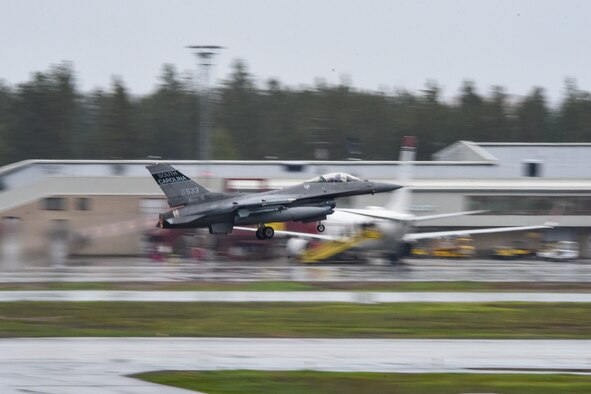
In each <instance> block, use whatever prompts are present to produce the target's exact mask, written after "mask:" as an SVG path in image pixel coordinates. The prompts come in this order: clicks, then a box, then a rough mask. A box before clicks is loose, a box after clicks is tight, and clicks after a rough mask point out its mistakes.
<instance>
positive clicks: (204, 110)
mask: <svg viewBox="0 0 591 394" xmlns="http://www.w3.org/2000/svg"><path fill="white" fill-rule="evenodd" d="M186 48H189V49H192V50H193V51H194V53H195V55H196V56H197V60H198V66H199V72H200V77H201V94H200V95H199V97H200V99H199V109H200V111H199V127H198V132H197V141H196V142H197V152H196V153H197V157H198V158H199V159H200V160H209V159H210V135H211V125H212V121H211V111H210V108H211V101H210V88H209V70H210V68H211V67H213V66H214V60H215V59H214V58H215V55H217V54H218V52H219V51H220V50H221V49H224V47H221V46H219V45H189V46H187V47H186Z"/></svg>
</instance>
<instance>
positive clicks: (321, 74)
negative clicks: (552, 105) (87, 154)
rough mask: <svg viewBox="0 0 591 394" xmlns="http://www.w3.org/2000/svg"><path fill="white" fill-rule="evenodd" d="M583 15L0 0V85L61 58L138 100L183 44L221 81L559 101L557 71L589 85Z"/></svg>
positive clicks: (297, 2)
mask: <svg viewBox="0 0 591 394" xmlns="http://www.w3.org/2000/svg"><path fill="white" fill-rule="evenodd" d="M590 20H591V1H586V0H579V1H575V0H570V1H568V0H562V1H544V0H531V1H523V0H506V1H498V0H495V1H493V0H490V1H476V0H453V1H451V0H450V1H444V0H439V1H424V0H423V1H421V0H408V1H395V0H371V1H361V0H287V1H280V0H274V1H263V0H255V1H253V0H235V1H229V0H210V1H204V0H192V1H189V0H187V1H181V0H163V1H156V0H151V1H149V0H87V1H81V0H71V1H70V0H53V1H50V0H45V1H44V0H38V1H31V0H0V51H1V57H0V79H2V80H4V82H5V83H9V84H17V83H20V82H24V81H26V80H28V79H29V78H30V73H31V72H34V71H43V70H47V69H48V67H49V65H51V64H55V63H60V62H61V61H63V60H68V61H71V62H73V64H74V68H75V70H76V73H77V76H78V86H79V87H80V88H81V90H83V91H88V90H91V89H94V88H97V87H101V88H108V87H109V86H110V83H111V78H112V76H113V75H117V76H120V77H122V78H123V80H124V82H125V84H126V85H127V86H128V88H129V89H130V90H131V92H132V93H134V94H143V93H148V92H150V91H152V90H153V89H154V87H155V85H156V83H157V76H158V75H159V74H160V70H161V67H162V65H163V64H164V63H172V64H175V65H176V66H177V67H178V69H179V70H180V71H185V70H186V71H195V70H196V61H195V59H194V57H193V56H192V55H191V53H190V52H189V50H187V49H185V48H184V46H186V45H189V44H215V45H222V46H224V47H226V48H227V49H225V50H223V51H222V52H221V54H220V56H219V57H218V59H217V69H216V72H215V74H216V78H217V79H218V80H219V79H220V78H223V77H225V76H226V75H227V74H228V72H229V71H230V64H231V63H232V62H233V61H234V60H235V59H243V60H245V61H246V63H247V64H248V66H249V70H250V72H252V73H253V74H254V75H255V76H256V77H257V79H258V80H259V81H265V80H266V79H268V78H271V77H275V78H278V79H279V80H280V81H281V82H283V83H284V84H287V85H290V86H295V87H297V86H301V85H306V86H311V85H314V82H315V79H316V78H323V79H325V80H326V81H327V82H328V83H334V84H336V83H339V82H340V81H341V80H348V81H350V83H351V85H352V86H354V87H357V88H362V89H368V90H385V91H390V90H392V89H394V88H405V89H409V90H413V91H416V90H419V89H421V88H423V87H424V85H425V82H426V81H427V80H435V81H437V82H438V83H439V85H440V86H441V87H442V88H443V89H444V93H445V95H446V96H448V97H449V96H454V95H455V94H456V93H457V92H458V89H459V87H460V85H461V82H462V81H463V80H465V79H470V80H473V81H475V82H476V84H477V86H478V88H479V91H480V92H482V93H486V92H488V91H489V89H490V87H491V86H492V85H501V86H504V87H506V88H507V90H508V92H509V93H511V94H516V95H523V94H527V93H528V92H529V91H530V89H531V88H532V87H533V86H541V87H544V88H545V89H546V91H547V93H548V95H549V96H550V97H551V99H553V100H558V99H559V98H560V97H562V94H563V86H564V80H565V78H566V77H574V78H576V80H577V81H578V84H579V87H580V88H581V89H583V90H588V91H589V90H591V22H590Z"/></svg>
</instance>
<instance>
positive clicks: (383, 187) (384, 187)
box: [373, 182, 402, 193]
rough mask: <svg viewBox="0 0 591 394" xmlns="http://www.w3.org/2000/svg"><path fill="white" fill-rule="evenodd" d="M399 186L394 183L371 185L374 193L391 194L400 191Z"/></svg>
mask: <svg viewBox="0 0 591 394" xmlns="http://www.w3.org/2000/svg"><path fill="white" fill-rule="evenodd" d="M401 187H402V186H401V185H396V184H394V183H384V182H374V183H373V190H374V193H386V192H391V191H394V190H397V189H400V188H401Z"/></svg>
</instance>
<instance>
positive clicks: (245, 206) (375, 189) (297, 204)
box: [146, 163, 401, 239]
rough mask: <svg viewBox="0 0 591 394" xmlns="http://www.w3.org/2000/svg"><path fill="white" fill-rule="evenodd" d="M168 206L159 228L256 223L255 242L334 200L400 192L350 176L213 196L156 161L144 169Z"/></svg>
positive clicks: (321, 211) (327, 209)
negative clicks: (276, 224) (274, 225)
mask: <svg viewBox="0 0 591 394" xmlns="http://www.w3.org/2000/svg"><path fill="white" fill-rule="evenodd" d="M146 168H147V169H148V171H150V174H152V177H153V178H154V180H155V181H156V183H158V185H159V186H160V188H161V189H162V191H163V192H164V194H165V195H166V198H167V199H168V205H169V206H170V208H172V209H171V210H170V211H168V212H166V213H162V214H160V219H159V221H158V227H161V228H198V227H207V228H209V232H210V233H211V234H229V233H231V232H232V230H233V228H234V226H235V225H237V226H240V225H252V224H255V225H257V228H258V229H257V231H256V237H257V238H258V239H267V238H273V235H274V234H275V231H274V230H273V228H272V227H269V226H267V225H265V223H270V222H289V221H297V222H305V223H309V222H318V226H317V229H318V231H319V232H322V231H324V229H325V227H324V225H323V224H322V220H325V219H326V217H327V216H328V215H330V214H332V213H333V212H334V208H335V206H336V202H335V198H338V197H345V196H356V195H361V194H374V193H383V192H389V191H393V190H396V189H399V188H400V187H401V186H400V185H394V184H389V183H380V182H371V181H367V180H361V179H359V178H356V177H354V176H352V175H349V174H344V173H332V174H326V175H322V176H317V177H315V178H313V179H310V180H308V181H306V182H304V183H301V184H298V185H295V186H290V187H286V188H284V189H280V190H273V191H268V192H262V193H253V194H241V193H213V192H210V191H208V190H207V189H205V188H204V187H203V186H201V185H199V184H197V183H196V182H194V181H192V180H191V179H190V178H189V177H187V176H186V175H183V174H182V173H180V172H179V171H178V170H176V169H175V168H174V167H172V166H170V165H168V164H164V163H157V164H152V165H149V166H146Z"/></svg>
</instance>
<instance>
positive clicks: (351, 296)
mask: <svg viewBox="0 0 591 394" xmlns="http://www.w3.org/2000/svg"><path fill="white" fill-rule="evenodd" d="M15 301H107V302H119V301H132V302H349V303H358V304H372V303H388V302H397V303H400V302H591V293H534V292H527V293H517V292H368V291H286V292H283V291H120V290H116V291H111V290H104V291H101V290H70V291H54V290H48V291H0V302H15Z"/></svg>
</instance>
